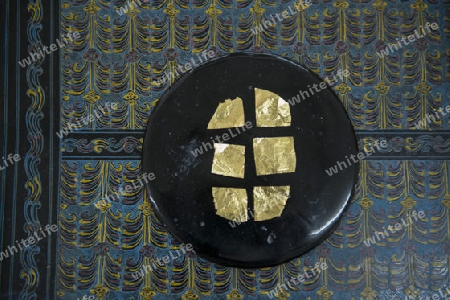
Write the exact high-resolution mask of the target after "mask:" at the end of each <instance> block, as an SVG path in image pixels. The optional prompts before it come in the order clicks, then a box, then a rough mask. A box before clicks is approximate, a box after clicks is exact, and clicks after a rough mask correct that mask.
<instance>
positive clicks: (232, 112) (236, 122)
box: [208, 97, 245, 129]
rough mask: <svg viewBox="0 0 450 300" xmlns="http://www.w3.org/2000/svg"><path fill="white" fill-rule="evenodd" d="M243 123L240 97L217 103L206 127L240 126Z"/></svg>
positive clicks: (242, 106)
mask: <svg viewBox="0 0 450 300" xmlns="http://www.w3.org/2000/svg"><path fill="white" fill-rule="evenodd" d="M244 125H245V116H244V105H243V103H242V99H241V98H239V97H237V98H236V99H233V100H231V99H226V100H225V102H221V103H219V105H218V106H217V109H216V112H215V113H214V115H213V116H212V118H211V120H210V121H209V123H208V129H221V128H231V127H242V126H244Z"/></svg>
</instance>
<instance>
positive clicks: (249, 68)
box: [143, 54, 359, 268]
mask: <svg viewBox="0 0 450 300" xmlns="http://www.w3.org/2000/svg"><path fill="white" fill-rule="evenodd" d="M320 81H321V80H320V79H319V78H317V77H316V76H314V75H312V73H310V72H309V71H307V70H305V69H302V68H301V67H299V66H297V65H295V64H293V63H290V62H288V61H285V60H283V59H279V58H275V57H273V56H267V55H249V54H237V55H231V56H228V57H226V58H221V59H218V60H216V61H213V62H210V63H208V64H206V65H203V66H201V67H199V68H197V69H195V70H193V71H192V72H190V73H189V74H187V75H186V76H184V77H183V78H181V80H179V81H178V82H177V83H176V84H175V85H174V86H172V88H171V89H170V90H169V91H168V92H167V93H166V94H165V95H164V97H163V98H162V99H161V101H160V103H159V104H158V106H157V107H156V108H155V110H154V111H153V113H152V115H151V117H150V120H149V124H148V129H147V133H146V137H145V140H144V158H143V159H144V162H143V172H153V173H155V176H156V179H155V180H153V181H150V182H149V183H148V184H147V190H148V192H149V195H150V198H151V200H152V202H153V204H154V206H155V209H156V212H157V214H158V215H159V216H160V217H161V218H162V220H163V222H164V223H165V224H166V225H167V227H168V229H169V231H170V232H171V233H172V234H173V235H174V236H176V237H177V238H178V239H179V240H181V241H182V242H184V243H192V244H193V246H194V249H195V250H196V252H197V253H198V254H199V255H201V256H202V257H205V258H207V259H209V260H210V261H213V262H217V263H219V264H222V265H227V266H238V267H246V268H256V267H264V266H271V265H275V264H279V263H282V262H284V261H286V260H289V259H291V258H294V257H297V256H299V255H301V254H302V253H304V252H305V251H307V250H309V249H311V248H312V247H314V246H315V245H317V244H318V243H320V242H321V241H323V240H324V239H326V237H327V236H328V235H329V234H330V232H331V231H332V230H333V229H334V228H335V227H336V226H337V224H338V220H339V217H340V216H341V215H342V213H343V210H344V208H345V206H346V204H347V202H348V201H349V199H350V197H351V194H352V190H353V188H354V185H355V182H356V177H357V173H358V168H359V165H358V164H352V165H351V166H349V167H347V168H345V169H344V170H342V171H339V173H337V174H334V175H333V176H328V175H327V174H326V172H325V170H326V169H328V168H330V167H332V166H334V165H335V164H336V161H344V160H346V158H345V156H347V157H350V155H351V154H356V153H357V152H358V151H357V146H356V141H355V136H354V132H353V129H352V126H351V124H350V122H349V120H348V118H347V115H346V112H345V110H344V109H343V107H342V105H341V103H340V101H339V99H338V98H337V97H336V96H335V94H334V93H333V91H332V90H331V89H325V90H322V91H320V92H315V93H314V95H312V96H311V97H309V98H306V99H305V100H302V101H301V102H300V103H297V104H295V105H294V106H291V114H292V125H291V127H279V128H258V127H256V122H255V112H254V91H253V88H254V87H258V88H262V89H267V90H271V91H273V92H275V93H277V94H279V95H280V96H281V97H283V98H284V99H285V100H288V99H291V98H292V97H294V96H296V95H297V94H298V93H299V90H302V91H304V90H308V85H310V86H312V84H314V83H316V84H319V83H320ZM235 97H241V98H242V99H243V101H244V110H245V116H246V121H250V122H252V124H253V127H252V128H251V129H249V130H246V131H245V132H244V133H241V134H239V135H238V136H236V137H233V138H231V139H230V140H228V141H227V143H231V144H241V145H246V146H247V147H246V166H245V167H246V169H245V179H238V178H230V177H224V176H218V175H214V174H212V173H211V164H212V160H213V155H214V150H209V151H207V152H205V153H204V154H202V155H199V156H198V157H195V156H194V155H192V153H191V151H192V150H194V149H195V148H197V147H201V146H202V142H205V143H206V142H209V141H211V139H210V137H215V136H216V135H221V134H223V133H225V132H228V129H220V130H207V124H208V122H209V120H210V118H211V117H212V115H213V114H214V112H215V109H216V107H217V105H218V104H219V102H223V101H224V100H225V99H227V98H235ZM232 130H235V129H232ZM233 132H234V131H233ZM264 136H266V137H272V136H294V138H295V150H296V154H297V168H296V172H295V173H289V174H279V175H269V176H256V172H255V165H254V160H253V155H252V154H253V153H252V138H253V137H264ZM264 185H291V197H290V198H289V200H288V201H287V204H286V207H285V209H284V211H283V214H282V216H281V217H279V218H274V219H272V220H268V221H262V222H255V221H253V219H251V220H250V221H248V222H246V223H242V224H240V225H235V227H234V228H233V227H232V226H231V225H230V223H229V222H230V221H229V220H227V219H224V218H222V217H219V216H217V215H216V213H215V208H214V203H213V200H212V195H211V187H212V186H219V187H221V186H223V187H240V188H246V189H247V194H248V196H249V207H251V208H252V207H253V200H252V198H253V196H252V187H253V186H264Z"/></svg>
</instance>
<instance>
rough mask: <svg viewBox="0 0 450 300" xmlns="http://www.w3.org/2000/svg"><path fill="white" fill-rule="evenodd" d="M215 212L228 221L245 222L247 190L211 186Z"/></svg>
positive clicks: (246, 217) (246, 218)
mask: <svg viewBox="0 0 450 300" xmlns="http://www.w3.org/2000/svg"><path fill="white" fill-rule="evenodd" d="M212 195H213V199H214V206H215V208H216V214H217V215H219V216H221V217H224V218H225V219H228V220H230V221H237V222H246V221H247V220H248V216H247V191H246V190H245V189H238V188H227V187H213V188H212Z"/></svg>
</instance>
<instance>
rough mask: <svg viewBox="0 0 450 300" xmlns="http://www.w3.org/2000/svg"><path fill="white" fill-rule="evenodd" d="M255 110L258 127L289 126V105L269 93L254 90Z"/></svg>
mask: <svg viewBox="0 0 450 300" xmlns="http://www.w3.org/2000/svg"><path fill="white" fill-rule="evenodd" d="M255 110H256V126H258V127H284V126H291V109H290V106H289V103H288V102H287V101H285V100H284V99H283V98H281V97H280V96H278V95H277V94H275V93H273V92H271V91H267V90H262V89H258V88H255Z"/></svg>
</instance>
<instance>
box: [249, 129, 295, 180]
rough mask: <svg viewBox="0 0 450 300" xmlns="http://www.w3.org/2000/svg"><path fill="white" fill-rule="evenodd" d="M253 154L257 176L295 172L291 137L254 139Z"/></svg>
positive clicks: (292, 139)
mask: <svg viewBox="0 0 450 300" xmlns="http://www.w3.org/2000/svg"><path fill="white" fill-rule="evenodd" d="M253 154H254V157H255V166H256V174H257V175H258V176H261V175H270V174H281V173H292V172H295V168H296V164H297V158H296V155H295V148H294V138H293V137H267V138H254V139H253Z"/></svg>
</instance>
